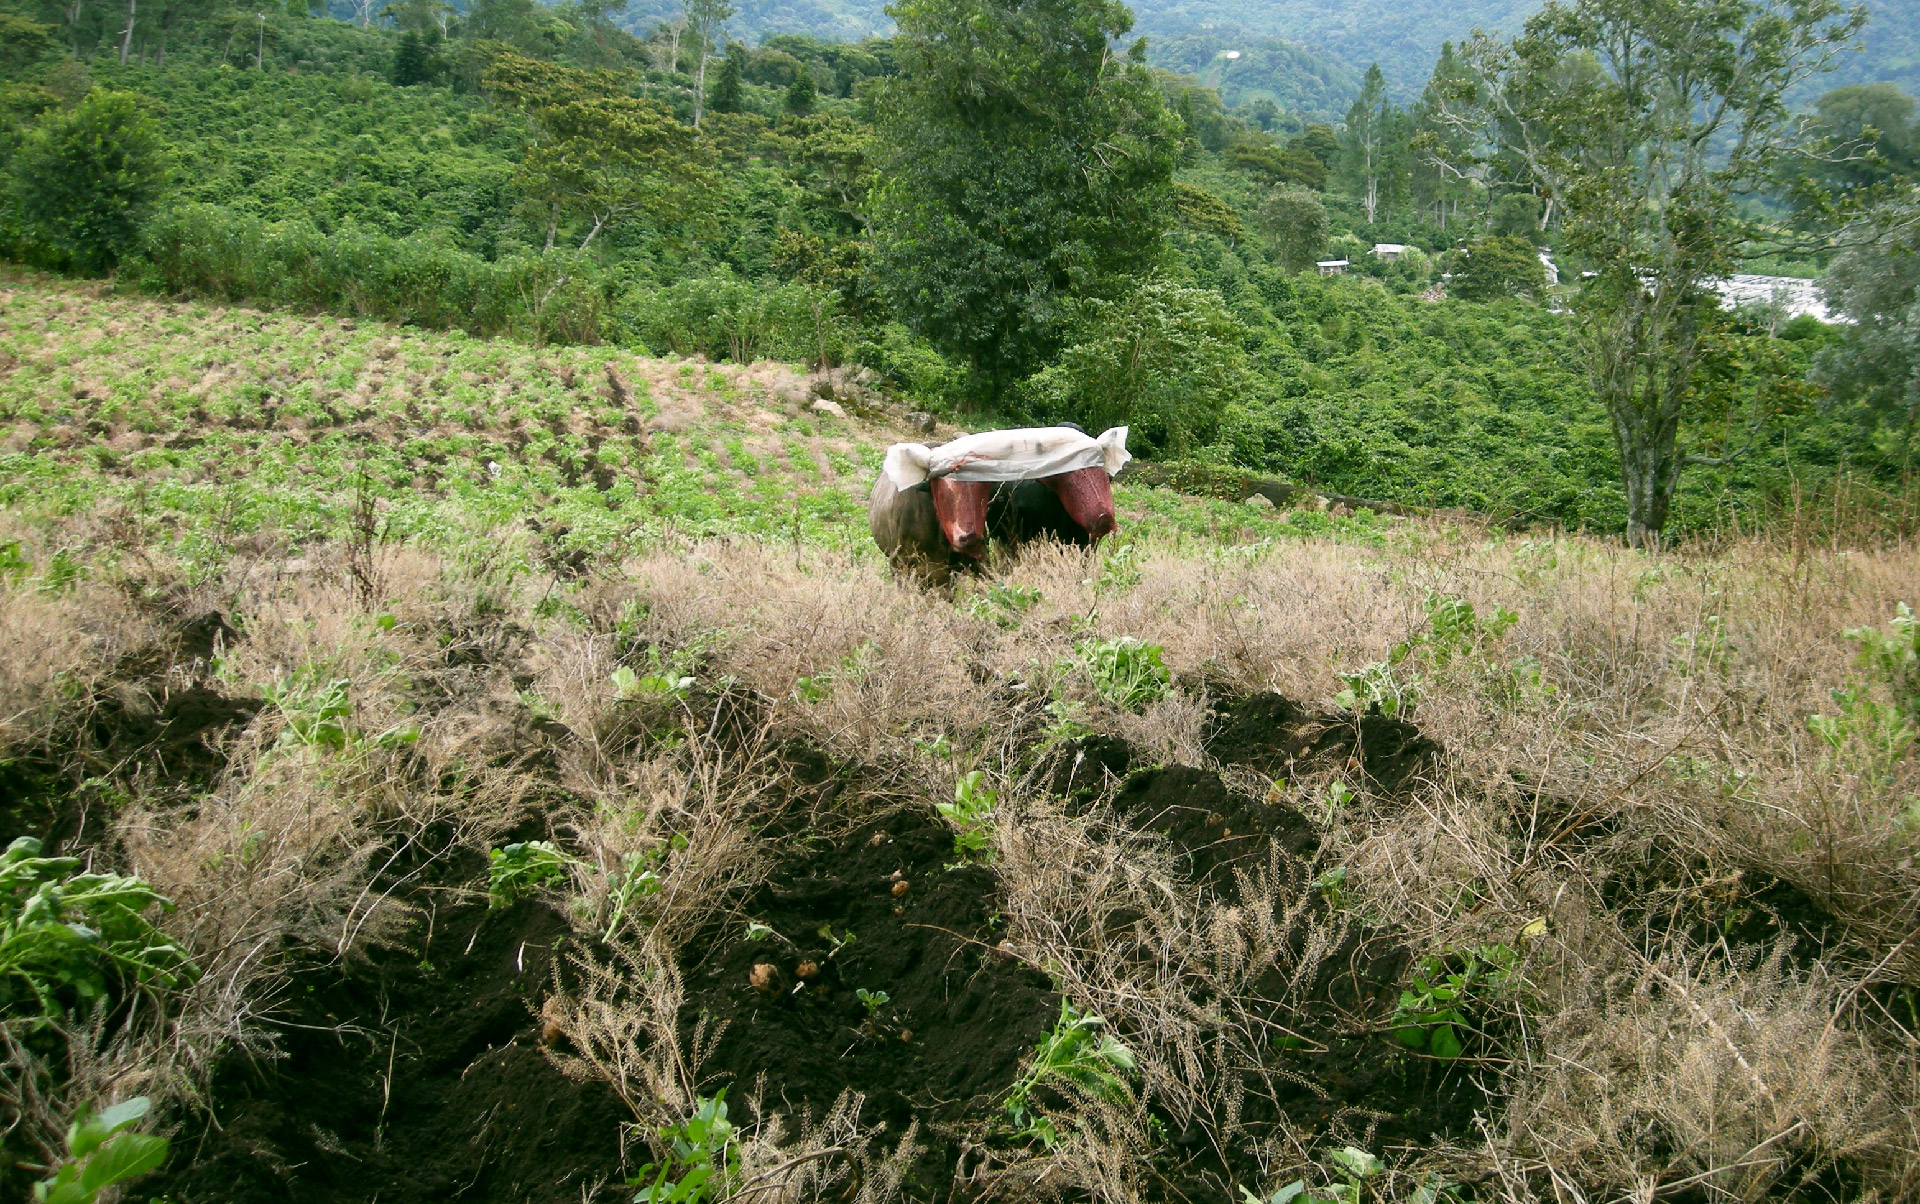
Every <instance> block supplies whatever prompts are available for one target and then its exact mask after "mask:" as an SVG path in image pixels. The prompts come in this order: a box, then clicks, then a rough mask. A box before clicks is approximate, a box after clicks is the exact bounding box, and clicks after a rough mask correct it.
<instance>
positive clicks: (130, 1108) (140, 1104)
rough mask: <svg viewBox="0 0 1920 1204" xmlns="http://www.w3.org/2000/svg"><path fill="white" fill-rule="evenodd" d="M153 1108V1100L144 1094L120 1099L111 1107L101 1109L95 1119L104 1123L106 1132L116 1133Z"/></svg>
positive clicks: (143, 1116) (141, 1117)
mask: <svg viewBox="0 0 1920 1204" xmlns="http://www.w3.org/2000/svg"><path fill="white" fill-rule="evenodd" d="M152 1110H153V1101H151V1100H149V1099H148V1098H147V1097H146V1096H144V1095H136V1096H134V1097H133V1098H132V1099H128V1100H121V1101H120V1102H119V1103H117V1104H115V1105H113V1106H112V1107H111V1108H106V1109H103V1110H102V1111H101V1112H100V1114H99V1116H97V1117H96V1118H95V1119H96V1120H98V1121H99V1122H100V1123H101V1124H103V1125H105V1126H106V1128H107V1132H109V1133H117V1132H119V1131H120V1130H121V1129H124V1128H126V1127H127V1126H128V1125H130V1124H132V1123H133V1122H134V1121H136V1120H141V1119H143V1118H145V1116H146V1115H147V1113H148V1112H151V1111H152Z"/></svg>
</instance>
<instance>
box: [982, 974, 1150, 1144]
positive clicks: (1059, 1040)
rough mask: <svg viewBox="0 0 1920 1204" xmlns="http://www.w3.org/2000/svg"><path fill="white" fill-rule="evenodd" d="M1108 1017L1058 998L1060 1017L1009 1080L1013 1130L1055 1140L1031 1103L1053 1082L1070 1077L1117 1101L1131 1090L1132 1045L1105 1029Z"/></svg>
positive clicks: (1050, 1123) (1025, 1135) (1076, 1085)
mask: <svg viewBox="0 0 1920 1204" xmlns="http://www.w3.org/2000/svg"><path fill="white" fill-rule="evenodd" d="M1106 1028H1107V1022H1106V1020H1104V1019H1103V1018H1101V1017H1100V1016H1096V1015H1094V1014H1093V1013H1091V1012H1083V1011H1081V1010H1080V1009H1078V1008H1076V1007H1074V1006H1073V1004H1072V1003H1070V1002H1068V1001H1067V1000H1064V999H1063V1000H1061V1001H1060V1018H1059V1019H1058V1020H1056V1021H1055V1022H1054V1025H1053V1030H1052V1031H1051V1032H1049V1033H1048V1034H1047V1035H1046V1036H1044V1037H1042V1038H1041V1039H1040V1043H1039V1044H1038V1045H1037V1046H1035V1047H1034V1051H1033V1060H1032V1061H1031V1062H1030V1063H1029V1064H1028V1066H1027V1069H1026V1072H1025V1073H1023V1074H1022V1075H1021V1076H1020V1077H1019V1079H1017V1080H1016V1081H1015V1082H1014V1084H1013V1090H1011V1091H1009V1092H1008V1093H1007V1099H1006V1102H1005V1104H1004V1105H1002V1106H1003V1108H1004V1109H1005V1111H1006V1114H1007V1120H1008V1122H1009V1123H1011V1124H1012V1126H1013V1129H1014V1136H1016V1137H1023V1138H1038V1139H1039V1140H1040V1142H1041V1144H1043V1145H1045V1146H1046V1147H1047V1148H1048V1149H1052V1148H1053V1147H1054V1146H1055V1145H1057V1144H1058V1143H1059V1141H1060V1133H1059V1130H1058V1129H1056V1128H1055V1127H1054V1124H1053V1121H1052V1120H1051V1119H1050V1118H1048V1117H1046V1116H1043V1115H1041V1114H1039V1113H1038V1112H1037V1111H1036V1110H1035V1109H1034V1106H1033V1093H1034V1092H1035V1091H1036V1090H1038V1089H1039V1088H1041V1087H1044V1086H1048V1085H1050V1084H1054V1083H1070V1084H1072V1085H1073V1087H1074V1088H1075V1089H1077V1090H1079V1091H1081V1092H1083V1093H1085V1094H1087V1095H1090V1096H1093V1097H1095V1098H1098V1099H1104V1100H1108V1101H1111V1102H1113V1103H1122V1102H1124V1101H1126V1100H1127V1099H1129V1098H1130V1097H1131V1095H1132V1092H1131V1090H1130V1089H1129V1088H1128V1086H1127V1080H1126V1076H1127V1075H1130V1074H1132V1073H1133V1070H1134V1066H1135V1062H1134V1056H1133V1051H1132V1050H1130V1049H1128V1048H1127V1047H1126V1046H1125V1045H1122V1044H1121V1043H1120V1041H1119V1039H1118V1038H1116V1037H1115V1036H1113V1034H1111V1033H1109V1032H1107V1031H1106Z"/></svg>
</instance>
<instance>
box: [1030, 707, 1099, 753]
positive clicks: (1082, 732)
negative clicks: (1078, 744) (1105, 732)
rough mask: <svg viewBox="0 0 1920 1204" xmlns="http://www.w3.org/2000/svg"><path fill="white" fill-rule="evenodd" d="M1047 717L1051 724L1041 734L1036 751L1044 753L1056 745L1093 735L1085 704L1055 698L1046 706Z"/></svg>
mask: <svg viewBox="0 0 1920 1204" xmlns="http://www.w3.org/2000/svg"><path fill="white" fill-rule="evenodd" d="M1047 716H1048V718H1050V719H1052V720H1053V722H1052V723H1049V724H1048V725H1047V730H1046V731H1045V732H1043V733H1041V736H1040V743H1039V746H1038V750H1037V751H1040V752H1044V751H1046V750H1047V749H1049V748H1052V747H1054V746H1055V745H1056V744H1065V743H1066V742H1067V741H1069V740H1078V739H1080V738H1081V737H1083V736H1091V735H1093V725H1092V724H1090V723H1088V722H1087V704H1086V703H1084V702H1077V701H1075V700H1073V699H1070V698H1056V699H1054V700H1053V701H1052V702H1049V703H1048V704H1047Z"/></svg>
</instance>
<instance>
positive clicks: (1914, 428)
mask: <svg viewBox="0 0 1920 1204" xmlns="http://www.w3.org/2000/svg"><path fill="white" fill-rule="evenodd" d="M1840 242H1841V246H1842V250H1841V251H1840V253H1839V254H1838V255H1836V256H1834V259H1833V263H1832V265H1831V266H1829V267H1828V269H1827V275H1826V280H1825V282H1824V285H1823V287H1824V289H1825V291H1826V294H1827V301H1828V303H1829V304H1831V305H1832V306H1833V307H1834V308H1835V309H1836V310H1838V311H1839V312H1840V313H1842V314H1844V315H1846V316H1847V317H1849V318H1851V319H1853V324H1852V325H1851V326H1848V327H1847V328H1846V332H1845V334H1844V335H1843V336H1842V338H1843V341H1842V342H1841V343H1840V345H1839V346H1837V347H1829V348H1827V349H1826V350H1824V351H1822V352H1821V353H1820V355H1819V358H1818V360H1817V361H1816V366H1815V378H1816V379H1817V380H1818V381H1819V382H1820V383H1822V384H1824V385H1825V386H1826V387H1827V388H1828V389H1829V390H1830V391H1831V392H1832V394H1833V396H1834V397H1835V398H1836V399H1837V400H1839V401H1840V402H1841V403H1843V404H1850V405H1853V406H1855V407H1857V408H1858V411H1859V419H1858V420H1859V423H1860V425H1861V426H1862V427H1864V428H1866V430H1867V431H1868V432H1869V434H1870V436H1871V437H1873V438H1874V439H1875V440H1876V441H1877V442H1878V443H1879V444H1880V446H1879V448H1878V449H1877V450H1878V451H1879V452H1880V454H1881V455H1883V456H1884V457H1886V458H1887V459H1888V460H1890V461H1893V462H1896V463H1898V464H1900V465H1901V467H1902V468H1903V469H1905V468H1908V467H1910V466H1911V465H1912V463H1913V453H1914V450H1915V443H1916V440H1920V204H1915V203H1914V202H1912V201H1903V202H1894V203H1889V204H1886V205H1883V206H1881V207H1880V208H1879V209H1878V210H1877V211H1875V212H1874V213H1873V214H1871V215H1869V216H1868V217H1865V218H1862V219H1861V220H1859V221H1857V222H1855V223H1853V224H1852V225H1851V226H1849V227H1848V228H1847V229H1846V230H1845V231H1844V232H1843V233H1842V234H1841V238H1840Z"/></svg>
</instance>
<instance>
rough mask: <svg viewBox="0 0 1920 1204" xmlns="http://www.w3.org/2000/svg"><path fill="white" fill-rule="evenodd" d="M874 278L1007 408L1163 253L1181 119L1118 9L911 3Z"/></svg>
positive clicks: (1082, 4)
mask: <svg viewBox="0 0 1920 1204" xmlns="http://www.w3.org/2000/svg"><path fill="white" fill-rule="evenodd" d="M894 11H895V19H896V20H897V22H898V24H899V29H900V33H899V36H898V37H897V38H896V39H895V42H894V53H895V54H896V55H897V56H898V61H899V64H900V69H901V74H900V75H899V76H898V77H897V78H895V79H893V80H891V81H889V83H888V85H887V87H886V90H885V93H884V95H883V96H881V97H879V98H878V106H879V111H880V112H881V114H882V127H881V137H882V140H883V146H882V152H881V154H882V166H883V168H884V170H883V171H882V178H883V179H884V180H885V183H884V184H883V185H882V187H881V188H879V189H878V190H877V192H876V195H875V198H874V215H875V220H874V225H875V236H876V237H875V244H876V245H875V250H876V256H877V261H878V272H877V275H878V276H879V278H880V279H882V280H884V281H886V282H887V287H888V288H889V290H890V291H891V294H892V299H893V302H894V306H895V309H896V311H897V312H898V313H899V314H900V315H901V316H902V318H903V319H904V320H905V321H906V322H907V323H908V325H910V326H911V327H912V328H913V329H914V330H916V331H917V332H919V333H921V334H922V335H924V336H925V337H926V338H928V339H929V340H930V341H931V342H933V344H934V345H935V346H936V347H937V348H939V349H940V350H941V351H942V352H943V353H945V354H947V355H949V356H950V357H952V358H954V359H957V360H960V361H963V362H965V363H967V364H969V365H970V366H971V368H972V370H973V372H974V374H975V378H976V383H977V384H978V385H979V386H980V387H981V388H983V389H984V390H985V392H986V393H987V397H988V400H997V399H998V398H999V397H1000V396H1002V395H1003V394H1004V393H1005V391H1006V390H1007V389H1008V388H1009V387H1010V386H1011V385H1012V384H1013V383H1014V382H1015V381H1018V380H1020V379H1022V378H1023V377H1025V376H1027V375H1029V374H1030V373H1032V372H1033V371H1034V370H1035V369H1036V368H1038V367H1039V366H1040V365H1041V364H1042V363H1044V362H1045V361H1046V360H1047V359H1048V358H1049V357H1050V356H1051V355H1052V354H1053V352H1054V351H1055V350H1056V349H1057V348H1058V347H1059V346H1060V339H1061V337H1062V325H1061V323H1062V318H1063V316H1064V306H1063V303H1064V302H1066V301H1067V300H1068V299H1070V298H1075V297H1100V296H1116V295H1123V294H1124V293H1125V292H1126V291H1127V290H1128V286H1129V285H1130V283H1131V282H1132V280H1133V279H1134V278H1136V277H1137V276H1138V275H1139V274H1140V273H1142V272H1143V271H1144V270H1145V269H1147V268H1148V267H1150V266H1151V265H1153V264H1154V263H1155V262H1157V261H1158V259H1159V258H1160V257H1161V255H1162V254H1163V251H1162V235H1163V234H1164V233H1165V231H1166V230H1167V228H1168V226H1169V224H1170V222H1171V217H1172V214H1171V209H1172V203H1171V201H1172V198H1171V191H1172V188H1171V185H1172V177H1173V167H1174V158H1175V155H1176V153H1177V149H1178V125H1177V122H1176V120H1175V119H1174V118H1173V117H1172V115H1171V114H1170V113H1169V112H1168V110H1167V107H1166V105H1165V102H1164V101H1163V99H1162V94H1161V92H1160V89H1159V87H1158V86H1157V84H1156V83H1155V81H1154V79H1153V76H1152V74H1151V72H1150V71H1149V70H1148V68H1147V64H1146V46H1145V43H1144V41H1142V42H1137V43H1135V44H1134V46H1133V47H1132V49H1131V50H1129V51H1128V52H1126V53H1125V54H1115V53H1113V52H1112V49H1111V47H1112V44H1113V42H1114V40H1115V39H1117V38H1118V37H1120V36H1121V35H1122V34H1124V33H1126V32H1127V30H1128V29H1129V28H1131V27H1132V24H1133V17H1132V14H1131V13H1129V12H1128V11H1127V9H1126V7H1125V6H1124V5H1123V4H1120V3H1118V2H1117V0H901V3H900V4H899V5H898V6H897V7H896V9H895V10H894Z"/></svg>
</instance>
